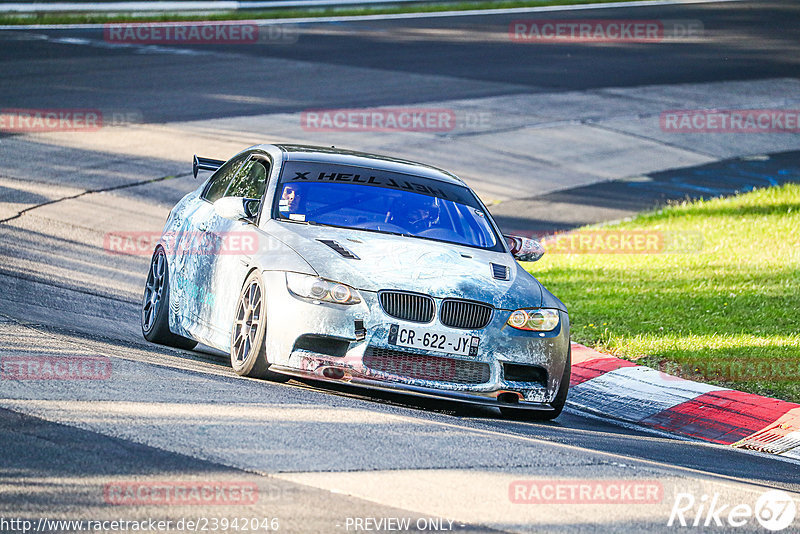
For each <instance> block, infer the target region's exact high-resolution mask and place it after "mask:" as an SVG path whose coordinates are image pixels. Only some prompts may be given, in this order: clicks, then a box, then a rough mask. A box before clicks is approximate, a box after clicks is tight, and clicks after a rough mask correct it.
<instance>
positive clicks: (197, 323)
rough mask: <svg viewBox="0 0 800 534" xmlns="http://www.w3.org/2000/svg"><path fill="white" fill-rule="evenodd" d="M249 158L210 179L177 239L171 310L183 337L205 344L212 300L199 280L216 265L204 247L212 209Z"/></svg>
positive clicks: (245, 156)
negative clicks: (207, 311)
mask: <svg viewBox="0 0 800 534" xmlns="http://www.w3.org/2000/svg"><path fill="white" fill-rule="evenodd" d="M248 158H249V154H248V153H245V154H239V155H237V156H234V157H233V158H231V159H230V160H228V161H227V162H226V163H225V164H223V165H222V167H220V168H219V169H218V170H217V171H216V172H214V174H213V175H211V178H209V179H208V182H206V185H205V187H204V189H203V191H202V192H201V194H200V195H199V197H198V198H197V199H196V200H195V201H194V203H193V204H194V205H193V206H192V209H191V210H187V212H186V213H185V215H184V217H185V219H184V221H183V224H182V226H181V228H180V231H179V232H178V234H177V235H176V236H175V239H176V243H175V256H174V260H173V265H174V269H173V271H174V276H172V281H171V284H170V285H171V286H172V291H171V295H172V298H171V299H170V306H171V307H173V308H174V309H175V311H176V312H177V313H178V317H179V318H180V325H179V326H180V329H181V330H183V332H182V334H183V335H190V336H191V337H193V338H194V339H198V340H200V341H203V342H206V343H208V339H207V337H206V335H205V334H206V333H207V328H205V327H203V324H202V319H201V318H202V317H203V315H204V309H205V308H206V307H207V306H209V305H212V304H213V299H210V298H207V297H206V296H204V295H202V293H201V291H200V287H201V286H202V285H203V284H201V283H200V276H202V274H201V273H203V272H204V271H206V270H207V269H208V267H207V263H208V262H209V261H213V256H211V255H209V254H208V252H209V250H208V248H209V247H208V246H207V244H206V243H204V240H206V239H207V235H206V231H207V229H208V224H209V217H210V210H209V208H210V207H211V206H212V202H214V201H215V200H217V199H219V198H222V196H223V195H224V194H225V191H226V190H227V189H228V187H229V186H230V183H231V181H232V180H233V177H234V176H235V175H236V171H238V170H239V168H240V167H241V165H242V164H243V163H244V162H245V161H246V160H247V159H248Z"/></svg>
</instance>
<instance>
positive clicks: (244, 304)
mask: <svg viewBox="0 0 800 534" xmlns="http://www.w3.org/2000/svg"><path fill="white" fill-rule="evenodd" d="M266 309H267V306H266V302H265V295H264V282H263V281H262V280H261V275H259V273H258V271H253V272H252V273H250V276H248V277H247V280H245V282H244V286H243V287H242V292H241V293H240V294H239V301H238V303H237V304H236V316H235V317H234V319H233V328H231V367H233V370H234V371H235V372H236V374H238V375H241V376H249V377H251V378H267V379H269V380H273V381H276V382H286V381H287V380H289V377H288V376H286V375H282V374H278V373H274V372H272V371H270V370H269V362H268V361H267V354H266V347H265V345H266V342H265V338H266V335H265V334H266V331H267V316H266V315H267V314H266Z"/></svg>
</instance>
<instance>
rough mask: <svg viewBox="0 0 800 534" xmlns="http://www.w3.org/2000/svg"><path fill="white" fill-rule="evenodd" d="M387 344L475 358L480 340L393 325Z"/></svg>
mask: <svg viewBox="0 0 800 534" xmlns="http://www.w3.org/2000/svg"><path fill="white" fill-rule="evenodd" d="M389 344H391V345H397V346H398V347H411V348H414V349H422V350H432V351H436V352H446V353H448V354H459V355H461V356H477V354H478V345H479V344H480V338H479V337H478V336H466V335H462V336H459V335H453V334H451V333H449V332H440V331H436V330H431V329H428V328H409V327H407V326H400V325H396V324H393V325H391V327H390V328H389Z"/></svg>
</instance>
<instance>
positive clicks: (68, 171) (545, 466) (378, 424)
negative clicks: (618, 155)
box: [0, 1, 800, 532]
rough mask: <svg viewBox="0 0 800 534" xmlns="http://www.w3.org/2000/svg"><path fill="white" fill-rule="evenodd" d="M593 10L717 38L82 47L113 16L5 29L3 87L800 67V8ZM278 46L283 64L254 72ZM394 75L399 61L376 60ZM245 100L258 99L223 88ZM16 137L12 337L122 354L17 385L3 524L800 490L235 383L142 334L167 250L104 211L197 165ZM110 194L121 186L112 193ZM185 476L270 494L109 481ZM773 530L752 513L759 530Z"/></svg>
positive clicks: (602, 518)
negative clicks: (74, 377)
mask: <svg viewBox="0 0 800 534" xmlns="http://www.w3.org/2000/svg"><path fill="white" fill-rule="evenodd" d="M591 16H592V17H606V18H618V19H621V18H635V19H698V20H702V21H703V23H704V25H705V28H706V29H707V30H709V31H710V32H711V33H710V35H711V36H713V38H712V39H710V40H706V41H704V42H703V43H676V44H664V45H663V46H660V47H658V48H653V47H642V46H639V45H635V44H625V45H608V46H602V47H583V46H577V45H553V46H549V47H544V48H541V47H537V48H535V49H534V48H530V49H525V48H524V47H523V48H522V49H520V48H519V46H516V45H515V46H512V45H511V44H509V43H508V42H507V41H506V40H504V37H505V36H506V35H507V34H506V32H507V28H508V23H509V22H510V21H511V20H514V19H516V18H564V15H560V14H553V13H549V14H537V15H536V16H535V17H525V16H520V15H510V14H509V15H483V16H481V15H479V16H470V17H459V18H452V19H450V18H448V19H444V18H442V19H439V18H425V19H407V20H389V21H375V20H372V21H368V22H347V23H337V24H312V25H310V27H311V28H312V29H313V31H312V32H311V33H309V35H304V36H303V38H302V39H300V40H299V41H298V42H297V43H296V44H294V45H292V46H284V45H275V46H274V47H272V46H270V47H266V48H264V47H261V48H256V47H252V46H221V47H218V48H214V49H213V50H209V49H208V48H207V47H206V48H202V49H200V50H199V52H198V53H197V54H161V53H159V54H142V53H140V52H137V51H135V50H132V49H124V48H103V47H98V46H83V45H81V44H69V43H68V42H66V41H65V40H64V39H97V38H98V35H97V30H70V31H58V32H57V31H53V30H47V31H44V30H37V31H35V32H9V31H3V32H2V33H0V69H2V72H3V81H2V83H1V84H0V102H2V107H15V108H65V107H76V108H86V107H96V108H116V109H120V108H132V109H137V110H141V112H142V115H143V120H144V122H147V123H169V122H170V121H179V120H190V119H211V118H220V117H240V116H246V115H258V114H264V113H272V112H293V111H302V110H304V109H309V108H315V107H347V106H378V105H382V106H388V105H408V104H413V103H416V102H430V101H436V100H443V99H455V98H465V99H468V98H478V97H485V96H492V95H505V94H513V93H531V92H533V93H535V92H537V91H549V92H552V91H560V90H564V91H567V90H582V89H592V88H602V87H626V86H642V85H649V84H669V83H679V82H698V83H699V82H715V81H726V80H759V79H762V78H780V77H796V76H797V74H798V66H797V62H796V61H797V57H798V52H800V41H798V39H797V35H798V33H797V32H798V28H800V9H798V7H797V6H796V4H795V3H794V2H790V1H785V2H763V3H755V2H742V3H726V4H713V3H710V4H698V5H687V6H664V7H658V8H635V9H634V8H620V9H614V10H607V11H603V12H601V13H592V15H591ZM93 32H94V33H93ZM32 34H35V35H36V36H37V37H31V35H32ZM41 35H44V36H47V37H48V38H47V39H45V38H41V37H38V36H41ZM100 38H101V37H100ZM185 48H188V49H197V48H198V47H185ZM256 56H257V57H256ZM265 57H266V58H268V59H270V60H273V62H272V65H273V66H274V67H275V68H274V70H268V71H265V70H263V69H255V68H253V67H252V65H253V61H255V60H256V59H264V58H265ZM362 67H369V68H371V69H373V70H370V71H369V73H370V76H368V77H367V76H362V77H358V76H356V75H354V73H355V72H357V71H355V70H353V68H362ZM374 69H378V70H379V71H380V72H381V73H382V75H381V76H380V77H375V76H373V74H374V72H375V70H374ZM230 94H236V95H239V96H241V97H242V98H238V99H230V98H228V99H225V98H220V97H219V95H230ZM247 97H249V98H247ZM15 137H16V136H11V135H8V134H5V135H3V136H2V137H1V138H0V157H2V160H3V162H4V164H5V163H6V161H9V166H10V167H13V172H8V173H2V177H3V178H6V179H7V181H6V182H4V184H5V185H4V186H3V187H2V188H0V200H2V201H3V202H7V203H12V202H16V203H19V204H21V205H23V206H28V208H29V209H28V211H27V212H25V213H24V214H22V215H19V216H17V215H16V214H15V213H14V212H13V210H12V211H10V212H8V213H5V212H4V215H3V216H2V217H0V219H5V220H4V221H3V223H2V224H0V254H2V256H1V258H2V259H0V332H1V334H0V351H1V352H2V354H3V355H4V356H8V355H17V356H24V355H41V354H45V355H48V354H49V355H53V354H63V355H66V356H81V355H101V356H106V357H108V358H110V359H111V362H112V368H113V373H112V377H111V379H110V380H104V381H94V382H91V383H56V384H53V383H23V382H16V381H3V383H2V392H0V399H2V400H0V405H2V408H1V409H0V451H2V454H0V514H1V515H2V516H3V517H4V518H11V517H17V518H19V517H23V518H29V519H31V520H34V521H35V520H37V519H38V518H40V517H49V518H75V519H77V518H83V519H103V518H123V519H134V518H146V517H163V518H173V519H177V518H180V517H194V518H197V517H198V516H206V517H209V516H212V515H215V516H217V517H222V516H228V517H233V516H235V515H247V516H251V515H258V516H262V517H279V518H280V520H281V525H282V528H281V530H283V531H297V532H309V531H315V532H337V531H348V529H347V528H346V526H345V525H346V521H347V518H348V517H349V518H356V517H361V518H364V517H375V518H380V517H384V518H385V517H412V518H415V519H416V518H420V517H444V518H450V519H452V520H454V523H453V529H455V530H460V531H465V532H471V531H493V530H494V531H537V532H538V531H541V532H550V531H558V530H564V531H570V532H572V531H574V532H581V531H614V532H622V531H630V532H639V531H641V530H644V529H647V530H650V531H654V532H660V531H665V532H672V531H675V530H676V527H667V526H666V525H667V518H668V517H669V512H670V509H671V506H672V503H673V494H674V492H676V491H679V490H680V489H682V490H687V488H688V489H689V491H693V492H695V494H696V495H697V497H698V498H700V495H702V494H707V495H712V494H714V493H718V494H719V495H720V496H721V497H720V498H721V499H722V500H723V501H725V502H729V503H732V504H738V503H740V502H749V503H750V504H752V503H753V502H754V501H755V499H756V498H757V497H758V495H759V494H760V493H761V492H762V491H764V490H765V489H767V488H782V489H785V490H787V491H791V492H800V482H799V481H800V476H798V473H800V469H799V468H798V466H797V465H796V464H793V463H787V462H782V461H778V460H776V459H774V458H770V457H766V456H761V455H755V454H747V453H743V452H740V451H736V450H731V449H728V448H723V447H717V446H710V445H707V444H700V443H694V442H689V441H683V440H678V439H674V438H671V437H668V436H661V435H654V434H652V433H647V432H644V431H641V430H638V429H633V428H626V427H622V426H619V425H617V424H614V423H613V422H608V421H602V420H598V419H595V418H589V417H586V416H584V415H581V414H578V413H564V414H563V415H561V416H560V417H559V418H558V419H557V420H556V421H555V422H552V423H547V424H531V423H523V422H515V421H508V420H503V419H501V418H500V417H499V414H498V413H496V412H494V411H493V410H491V409H483V408H463V407H459V406H456V405H453V404H450V403H444V402H436V403H434V402H422V401H415V400H411V399H407V398H405V397H402V396H399V395H391V394H367V393H365V392H362V391H359V390H354V389H350V388H347V387H341V388H332V387H327V388H322V387H318V386H315V385H313V384H306V383H300V382H292V383H290V384H287V385H279V384H272V383H266V382H259V381H253V380H247V379H241V378H239V377H236V376H235V375H234V374H233V373H232V372H231V371H230V370H229V368H228V367H227V365H226V362H225V357H224V356H221V355H219V354H215V353H214V352H213V351H209V350H202V349H201V350H198V351H193V352H186V351H178V350H172V349H166V348H162V347H158V346H154V345H151V344H148V343H146V342H145V341H144V340H143V339H142V338H141V333H140V331H139V326H138V310H139V301H138V299H139V295H140V291H141V286H142V284H143V281H144V275H145V273H146V269H147V260H148V258H146V257H125V256H114V255H108V254H103V252H102V250H100V251H98V249H99V247H98V245H97V242H96V239H97V235H98V230H97V228H94V227H93V226H94V225H98V224H108V223H109V221H114V220H115V218H116V219H119V218H123V219H129V220H130V221H132V223H131V224H132V225H133V226H134V227H136V224H138V221H145V220H146V222H147V224H149V225H151V226H152V224H153V221H156V223H157V224H156V225H155V227H156V228H157V227H158V224H160V222H161V221H162V220H163V217H164V216H165V215H166V211H167V210H168V208H169V206H170V205H171V204H172V203H173V202H174V201H176V200H177V199H178V198H180V196H181V195H182V194H183V193H184V192H185V191H187V190H189V189H190V188H191V187H193V186H194V184H195V183H194V182H192V181H191V180H190V179H189V178H187V177H186V174H185V172H184V174H183V175H181V176H178V177H177V178H174V179H170V180H160V179H159V178H161V177H163V176H166V174H167V173H163V174H157V171H159V172H160V167H158V165H156V164H153V167H152V168H147V167H146V164H144V163H142V161H141V160H136V161H133V160H131V158H126V157H125V156H116V155H114V154H92V153H90V152H88V151H78V150H73V149H68V148H65V149H59V148H58V147H45V148H46V149H47V150H45V149H43V148H42V146H41V145H37V143H36V142H31V143H30V144H29V145H25V144H24V143H23V142H21V141H19V140H18V139H15ZM25 147H27V148H25ZM26 150H28V152H26ZM8 158H14V161H13V162H10V160H8ZM26 158H28V161H26ZM133 165H135V166H136V168H133V169H132V168H131V167H132V166H133ZM172 174H178V173H177V172H176V173H172ZM24 182H27V183H29V184H34V185H33V186H30V187H29V186H26V185H24ZM9 183H16V184H18V186H15V187H11V186H9V185H8V184H9ZM111 188H117V189H114V190H111V191H108V192H104V190H106V189H111ZM87 190H91V191H94V192H91V193H84V192H85V191H87ZM70 197H72V198H70ZM615 200H616V201H620V199H619V198H616V199H615ZM622 200H624V199H622ZM633 204H635V202H633ZM100 235H102V234H100ZM526 478H528V479H530V478H539V479H542V478H545V479H547V478H563V479H580V480H583V481H592V480H599V479H606V480H608V479H624V480H658V481H660V482H661V483H662V485H663V487H664V497H663V499H662V500H661V502H660V503H657V504H652V505H646V504H637V505H605V506H596V505H585V504H574V503H563V502H561V503H555V504H547V505H536V506H534V505H509V497H508V486H509V482H510V481H513V480H518V479H526ZM165 480H168V481H192V480H205V481H230V480H243V481H248V482H252V483H254V484H256V485H257V486H258V488H259V493H260V495H261V499H260V500H259V502H258V504H256V505H251V506H249V507H244V508H243V507H241V506H236V505H233V504H229V505H225V506H218V507H214V508H213V509H212V510H211V511H209V510H208V509H206V508H204V509H203V511H202V512H200V511H198V507H193V506H191V505H185V504H180V503H178V504H175V505H172V506H159V505H152V504H151V505H146V504H142V505H139V506H112V505H109V504H108V503H107V502H106V501H105V500H104V497H103V487H104V486H105V485H106V484H108V483H110V482H114V481H138V482H143V483H146V482H154V481H155V482H163V481H165ZM795 524H797V523H795ZM0 527H2V524H1V523H0ZM702 528H703V527H702V526H701V527H700V529H702ZM759 528H760V527H759V525H758V523H757V522H756V521H754V520H752V521H750V522H749V523H748V524H747V525H746V526H745V527H743V528H741V529H737V531H751V530H752V531H757V530H759ZM0 530H3V531H9V532H11V531H13V530H11V529H10V528H8V527H5V530H4V529H3V528H0ZM678 530H695V531H699V530H698V529H697V528H695V529H691V528H686V529H678ZM53 531H58V530H53ZM62 531H64V530H62ZM350 531H352V529H350ZM706 531H720V532H722V531H725V527H714V526H713V525H712V526H711V527H707V528H706Z"/></svg>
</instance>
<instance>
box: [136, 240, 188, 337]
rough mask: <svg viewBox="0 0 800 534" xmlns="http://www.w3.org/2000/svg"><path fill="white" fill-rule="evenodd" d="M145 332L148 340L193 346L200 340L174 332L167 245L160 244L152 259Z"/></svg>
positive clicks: (144, 309) (145, 301)
mask: <svg viewBox="0 0 800 534" xmlns="http://www.w3.org/2000/svg"><path fill="white" fill-rule="evenodd" d="M141 322H142V334H143V335H144V338H145V339H146V340H147V341H151V342H153V343H158V344H159V345H167V346H170V347H175V348H178V349H186V350H192V349H193V348H194V347H195V346H196V345H197V341H194V340H193V339H189V338H185V337H183V336H179V335H177V334H173V333H172V331H171V330H170V329H169V268H168V267H167V255H166V254H164V249H162V248H161V247H158V248H157V249H156V250H155V252H153V259H152V260H151V261H150V272H149V273H147V282H146V283H145V285H144V297H143V298H142V321H141Z"/></svg>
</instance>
